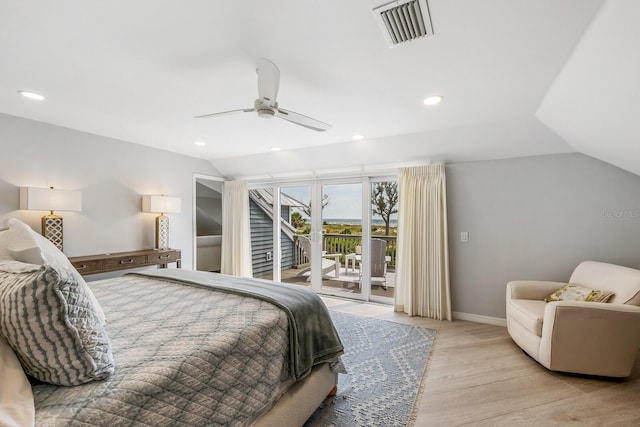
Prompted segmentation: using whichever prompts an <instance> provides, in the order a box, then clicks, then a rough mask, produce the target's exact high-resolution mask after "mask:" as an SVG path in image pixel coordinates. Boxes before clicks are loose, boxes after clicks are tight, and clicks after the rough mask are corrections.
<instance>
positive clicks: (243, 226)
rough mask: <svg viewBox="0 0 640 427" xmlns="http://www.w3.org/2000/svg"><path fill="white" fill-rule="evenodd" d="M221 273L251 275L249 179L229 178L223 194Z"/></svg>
mask: <svg viewBox="0 0 640 427" xmlns="http://www.w3.org/2000/svg"><path fill="white" fill-rule="evenodd" d="M220 272H221V273H222V274H230V275H233V276H243V277H251V276H253V269H252V266H251V228H250V225H249V190H248V188H247V182H246V181H226V182H225V183H224V190H223V195H222V265H221V267H220Z"/></svg>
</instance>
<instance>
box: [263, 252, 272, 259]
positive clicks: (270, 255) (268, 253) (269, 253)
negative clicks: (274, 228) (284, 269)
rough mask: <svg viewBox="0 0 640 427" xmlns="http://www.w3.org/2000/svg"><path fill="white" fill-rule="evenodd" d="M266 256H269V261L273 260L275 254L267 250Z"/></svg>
mask: <svg viewBox="0 0 640 427" xmlns="http://www.w3.org/2000/svg"><path fill="white" fill-rule="evenodd" d="M265 256H266V258H267V261H271V260H272V259H273V254H272V253H271V252H267V253H266V254H265Z"/></svg>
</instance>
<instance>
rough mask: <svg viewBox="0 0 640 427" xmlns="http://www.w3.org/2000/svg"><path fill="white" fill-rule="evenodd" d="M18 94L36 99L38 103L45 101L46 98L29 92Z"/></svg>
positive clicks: (20, 91) (22, 91) (24, 91)
mask: <svg viewBox="0 0 640 427" xmlns="http://www.w3.org/2000/svg"><path fill="white" fill-rule="evenodd" d="M18 93H19V94H20V95H22V96H24V97H25V98H29V99H35V100H38V101H42V100H44V96H42V95H40V94H39V93H35V92H29V91H28V90H19V91H18Z"/></svg>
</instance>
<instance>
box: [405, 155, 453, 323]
mask: <svg viewBox="0 0 640 427" xmlns="http://www.w3.org/2000/svg"><path fill="white" fill-rule="evenodd" d="M398 193H399V202H398V249H397V250H398V265H397V267H396V294H395V310H396V311H402V312H405V313H407V314H409V315H410V316H424V317H429V318H433V319H439V320H444V319H448V320H451V294H450V289H449V249H448V240H447V197H446V180H445V168H444V165H443V164H437V165H428V166H418V167H410V168H402V169H400V176H399V185H398Z"/></svg>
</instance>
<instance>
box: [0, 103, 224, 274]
mask: <svg viewBox="0 0 640 427" xmlns="http://www.w3.org/2000/svg"><path fill="white" fill-rule="evenodd" d="M193 173H201V174H207V175H214V176H220V174H219V173H218V171H216V169H214V167H213V166H212V165H211V164H210V163H209V162H208V161H206V160H201V159H196V158H193V157H188V156H183V155H180V154H175V153H171V152H168V151H162V150H157V149H153V148H150V147H146V146H142V145H137V144H131V143H128V142H124V141H119V140H115V139H110V138H105V137H101V136H97V135H92V134H88V133H84V132H79V131H75V130H71V129H67V128H62V127H58V126H53V125H49V124H46V123H41V122H36V121H31V120H26V119H21V118H17V117H13V116H7V115H3V114H0V221H4V220H5V219H7V218H10V217H15V218H18V219H20V220H22V221H24V222H26V223H28V224H29V225H30V226H31V227H32V228H33V229H34V230H36V231H38V232H39V231H40V217H41V216H42V215H43V214H44V212H40V211H21V210H19V188H20V187H42V188H46V187H49V186H54V187H56V188H60V189H66V190H81V191H82V212H59V214H60V215H62V217H63V218H64V237H65V239H64V249H65V250H64V252H65V253H66V254H67V256H78V255H89V254H99V253H106V252H120V251H130V250H136V249H144V248H152V247H153V246H154V239H155V234H154V230H155V229H154V218H155V215H154V214H150V213H142V212H140V210H141V196H142V195H144V194H166V195H169V196H176V197H180V198H182V212H180V213H177V214H168V216H169V218H170V226H171V228H170V230H171V235H170V246H171V247H174V248H179V249H181V250H182V261H183V266H185V267H187V268H191V266H192V265H193V264H192V259H193V229H192V218H193V212H192V210H193V209H192V205H193V202H192V193H193Z"/></svg>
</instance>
